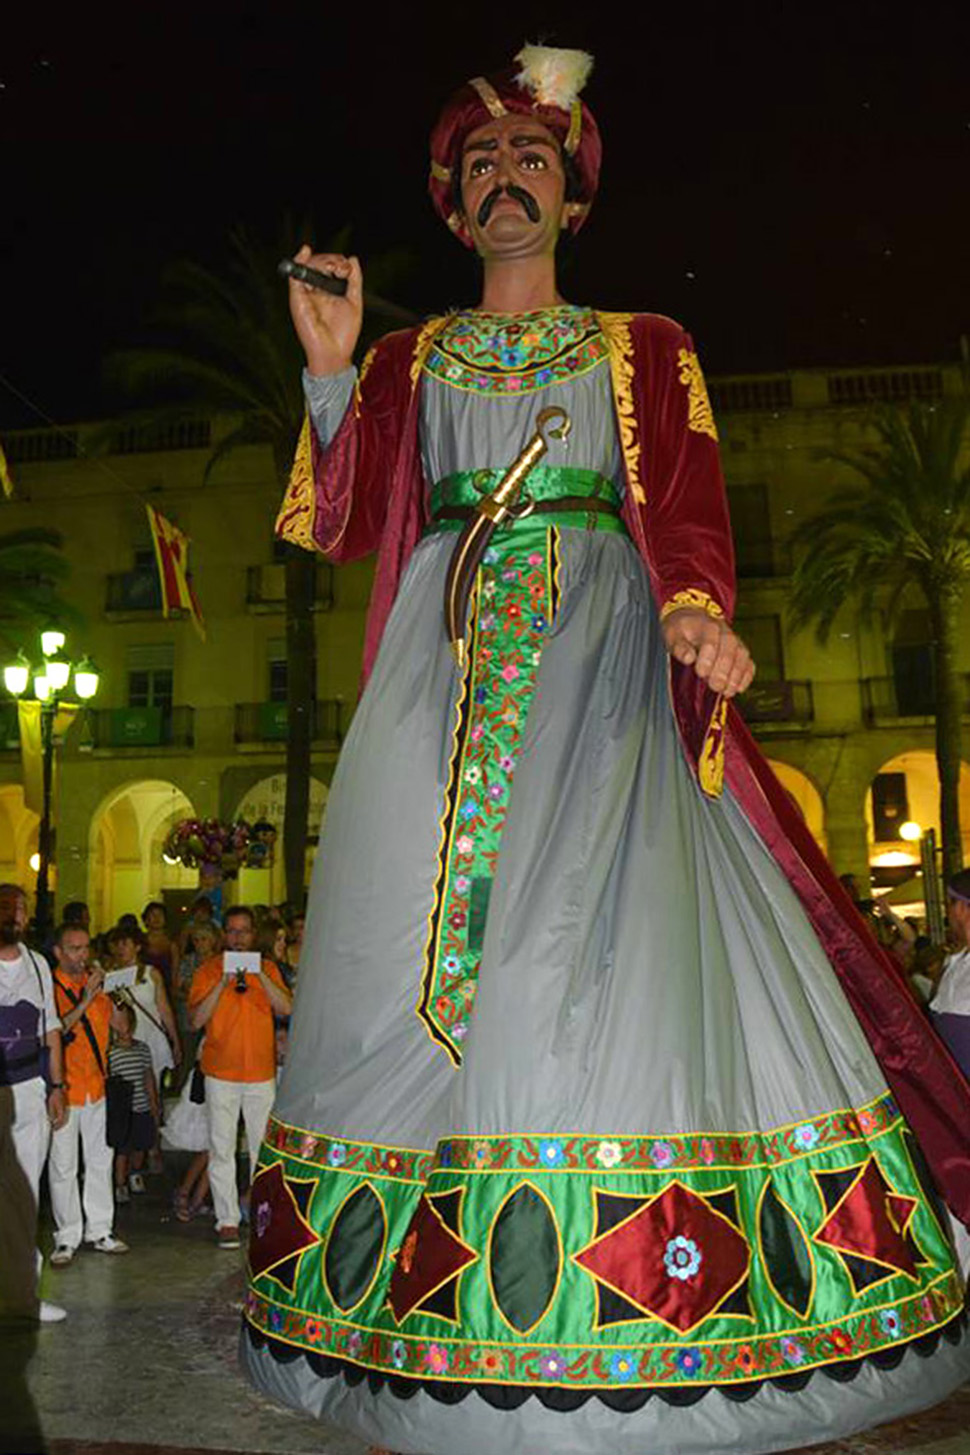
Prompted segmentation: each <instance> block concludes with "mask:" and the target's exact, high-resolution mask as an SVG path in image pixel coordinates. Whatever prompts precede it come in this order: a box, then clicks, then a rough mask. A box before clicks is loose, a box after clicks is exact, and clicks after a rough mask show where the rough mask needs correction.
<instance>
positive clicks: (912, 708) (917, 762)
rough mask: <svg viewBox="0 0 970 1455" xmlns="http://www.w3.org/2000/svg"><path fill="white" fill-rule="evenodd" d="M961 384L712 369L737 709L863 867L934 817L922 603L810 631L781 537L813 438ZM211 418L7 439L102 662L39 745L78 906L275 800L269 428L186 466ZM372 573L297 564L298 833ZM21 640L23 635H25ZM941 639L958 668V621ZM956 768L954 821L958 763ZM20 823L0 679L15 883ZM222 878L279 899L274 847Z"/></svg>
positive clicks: (192, 882) (804, 501)
mask: <svg viewBox="0 0 970 1455" xmlns="http://www.w3.org/2000/svg"><path fill="white" fill-rule="evenodd" d="M964 387H965V386H964V380H963V374H962V371H961V369H960V367H959V366H957V365H941V366H920V367H916V366H914V367H907V368H899V369H868V370H863V369H853V370H825V369H819V370H805V371H794V372H790V373H783V374H772V375H755V376H745V377H731V378H721V379H714V380H712V381H711V394H712V400H713V403H714V408H715V413H716V416H717V419H718V424H719V429H720V434H721V449H722V456H723V462H724V469H725V475H726V478H727V482H728V491H729V496H730V501H731V510H732V518H733V521H734V530H735V539H736V546H737V557H738V576H739V598H738V606H737V612H736V622H737V625H738V628H739V630H740V631H741V633H742V635H744V636H745V638H746V639H747V640H748V641H749V643H750V645H751V647H752V649H753V652H754V655H755V657H756V660H757V662H758V678H757V681H756V683H755V685H754V687H753V688H752V689H751V691H750V692H749V693H748V694H747V696H746V699H745V702H744V706H743V711H744V713H745V716H746V718H747V720H748V722H749V723H750V725H751V726H752V728H753V730H754V731H755V733H756V734H757V736H758V737H759V739H760V740H761V743H762V746H763V748H764V751H765V753H766V754H767V756H768V757H769V759H770V760H771V761H772V763H773V764H774V766H775V768H776V770H777V771H778V773H779V776H780V777H781V779H782V781H783V783H784V784H785V786H786V787H787V788H788V790H789V791H790V792H791V793H792V796H793V797H794V798H795V800H796V802H797V803H798V805H799V807H800V808H801V810H802V812H803V813H804V815H805V817H806V819H807V821H808V823H809V825H810V827H811V829H812V831H813V833H814V834H815V835H816V837H817V838H818V840H819V842H820V843H821V844H822V845H823V847H824V848H825V849H826V851H827V852H828V854H829V856H830V858H831V860H832V862H833V864H834V865H835V867H836V869H837V870H838V871H839V872H840V873H843V872H852V873H855V874H856V875H857V876H859V877H860V879H864V876H865V875H866V874H867V873H869V872H870V870H871V871H872V872H873V873H874V875H875V876H876V878H877V881H878V879H879V878H882V880H883V882H886V876H887V873H890V877H891V876H892V875H895V876H896V877H900V876H901V875H903V876H904V875H905V873H906V872H908V871H907V865H912V864H914V863H915V862H916V861H917V860H918V846H917V847H916V849H914V848H913V847H912V845H911V844H908V843H906V842H905V841H903V840H901V839H900V837H899V834H898V828H899V825H900V824H901V823H902V822H903V821H904V820H906V819H909V820H915V821H916V822H918V823H919V824H920V825H921V827H923V828H924V829H925V828H928V827H931V826H938V806H937V801H936V800H937V782H936V771H935V763H934V759H933V722H932V677H931V674H930V672H929V660H930V657H929V651H930V648H929V629H928V622H927V620H926V613H925V609H924V607H923V605H922V603H921V602H920V601H919V600H918V599H914V600H912V601H907V602H905V603H904V604H903V610H902V612H901V613H900V614H899V615H898V617H897V619H896V620H895V622H894V624H893V626H892V628H891V629H890V628H889V627H888V626H887V623H886V621H885V619H879V618H877V619H875V620H873V621H871V622H869V623H860V621H859V620H858V618H857V614H856V613H855V612H854V611H853V608H852V605H851V603H850V604H847V606H846V608H845V610H844V611H843V612H842V613H841V615H840V617H839V619H838V621H837V622H836V625H835V629H834V630H833V632H832V635H831V638H830V640H829V642H828V643H827V644H826V645H825V646H824V647H822V646H820V645H819V644H818V642H817V641H816V640H815V638H814V635H813V634H812V633H811V632H810V631H809V632H799V633H795V632H794V631H792V629H791V626H790V623H789V620H788V593H789V585H790V572H791V555H790V549H789V545H788V538H789V536H790V534H791V531H792V529H793V528H794V527H795V526H796V525H797V524H798V523H799V522H800V521H801V520H803V519H805V517H806V516H808V515H810V514H811V513H812V512H813V511H814V510H816V509H817V508H818V507H819V506H820V505H821V504H823V503H824V502H825V501H826V500H827V499H828V498H829V496H831V495H832V494H834V493H836V492H837V491H838V490H839V488H840V487H842V486H844V485H846V484H847V483H848V482H849V480H850V479H851V473H850V472H848V471H847V470H846V469H845V467H842V466H836V465H834V464H833V463H832V462H831V460H830V459H829V458H828V457H829V456H830V455H832V454H833V453H838V452H842V451H852V450H855V449H858V448H859V447H860V446H861V445H864V444H865V443H866V442H867V441H869V440H870V439H871V434H870V426H869V424H868V415H869V409H870V405H871V402H872V401H873V400H885V401H889V402H896V403H906V402H907V401H908V400H910V399H923V400H928V401H934V400H942V399H944V398H946V397H947V396H950V395H956V394H957V393H959V392H960V391H961V390H962V389H963V388H964ZM231 424H232V421H231V420H212V421H209V420H198V421H185V422H182V423H181V424H179V425H177V426H172V427H166V428H164V429H163V430H162V431H161V432H155V433H154V434H152V435H148V434H145V433H144V432H143V431H142V432H139V431H137V430H134V429H132V430H125V431H122V433H120V434H119V435H117V437H116V443H115V448H114V451H113V452H112V453H111V454H106V455H105V454H100V453H96V452H95V451H94V450H93V446H94V444H95V441H96V439H97V438H98V437H99V435H101V434H103V429H100V430H99V428H98V427H96V426H90V427H87V426H78V427H76V428H73V429H69V430H66V431H49V430H37V431H23V432H19V433H16V432H15V433H10V434H8V435H7V436H6V437H5V440H4V444H5V449H6V453H7V456H8V459H9V462H10V466H11V470H12V473H13V476H14V480H15V484H16V496H15V498H14V499H13V500H10V501H7V502H5V503H4V504H3V506H2V513H0V532H6V531H12V530H19V529H22V528H25V527H29V526H37V525H45V526H55V527H56V528H57V529H58V530H60V531H61V533H62V535H63V538H64V558H65V563H66V566H67V568H68V575H67V578H66V580H65V581H64V582H63V583H62V589H63V594H64V595H65V596H66V598H67V599H68V600H69V601H70V602H71V604H72V605H73V606H74V607H76V608H77V610H78V612H79V614H80V617H81V621H80V622H79V623H78V624H77V625H76V626H73V625H71V624H68V630H69V642H68V648H69V650H70V649H74V652H75V655H80V653H81V651H83V652H84V653H87V654H89V655H90V656H92V657H93V658H94V660H95V661H96V663H97V665H98V667H99V669H100V671H101V674H102V676H101V688H100V691H99V693H98V696H97V699H96V701H95V703H94V705H93V706H92V707H91V708H90V709H89V710H87V711H85V712H84V713H82V714H81V716H80V720H79V721H78V722H77V724H76V725H75V726H74V727H73V728H72V729H71V731H70V733H69V734H68V736H67V737H66V739H65V741H64V742H63V743H62V744H61V745H60V747H59V749H58V755H57V757H58V779H59V781H58V787H57V799H56V826H57V850H56V862H57V871H56V872H57V879H56V893H57V902H58V904H63V903H65V902H66V901H67V900H68V899H75V898H77V899H86V900H87V901H88V902H89V903H90V905H91V907H92V913H93V918H94V921H95V924H96V925H97V926H98V927H99V928H102V927H105V926H107V925H109V924H110V923H112V922H113V921H114V920H116V919H117V917H118V915H119V914H121V913H123V912H126V911H135V912H138V911H140V910H141V908H142V907H143V905H144V903H145V902H146V901H147V899H149V898H156V897H163V896H164V897H166V898H171V899H172V900H173V901H176V900H177V901H178V902H179V903H186V902H187V901H188V899H189V898H190V897H191V894H192V892H193V890H194V888H195V887H196V883H197V876H196V875H195V873H194V872H192V871H188V870H186V869H183V868H181V867H180V866H178V865H172V864H168V863H166V862H165V861H164V860H163V858H162V845H163V843H164V840H165V837H166V834H167V833H168V831H169V829H170V828H171V826H172V825H173V824H174V823H175V822H177V821H178V820H179V819H182V818H186V817H199V818H206V817H219V818H223V819H231V818H235V817H247V818H250V819H253V818H257V817H263V818H268V819H270V820H271V821H273V822H275V823H276V824H277V826H281V824H282V804H283V795H284V789H285V776H284V756H285V752H284V750H285V739H286V730H287V723H286V702H285V699H286V651H285V632H284V601H283V566H282V559H281V556H280V552H279V547H278V545H277V543H276V542H275V541H274V538H273V520H274V516H275V511H276V506H277V503H278V494H279V487H278V484H277V481H276V478H275V473H274V469H273V462H272V457H271V454H270V452H269V450H268V449H262V448H258V447H246V448H241V449H239V450H237V451H236V452H234V453H233V454H231V455H230V456H228V457H227V458H226V459H225V460H223V461H222V462H220V464H219V465H218V466H217V467H216V469H215V470H214V471H213V472H212V474H211V476H210V477H209V478H208V479H206V477H205V466H206V463H207V461H208V459H209V457H210V454H211V452H212V449H213V448H214V447H215V445H217V444H218V441H219V438H220V437H221V432H222V431H223V430H225V429H227V428H229V427H230V426H231ZM146 502H150V503H151V504H152V505H153V506H155V508H156V509H157V510H159V511H160V512H161V513H162V514H164V515H166V516H167V517H168V518H169V519H171V520H172V521H174V522H175V523H176V524H177V525H178V526H179V528H180V529H181V530H183V531H184V532H185V533H186V534H187V535H188V536H189V537H190V538H191V542H192V546H191V560H190V564H191V568H192V571H193V574H194V579H195V585H196V589H197V593H198V596H199V599H200V603H201V607H202V611H203V613H204V616H205V620H206V627H207V636H206V640H205V641H204V642H203V641H201V640H200V639H199V637H198V636H197V635H196V633H195V631H194V630H193V627H192V625H191V623H190V621H189V620H188V619H183V620H169V621H166V620H165V619H164V618H163V616H162V613H161V601H160V595H159V587H158V577H157V570H156V567H155V561H154V554H153V548H152V542H151V537H150V533H149V527H148V520H147V515H146V511H145V503H146ZM371 574H372V572H371V565H370V563H368V562H363V563H360V564H355V565H352V566H343V567H340V568H332V567H330V566H328V565H326V564H325V563H323V562H321V563H320V564H319V565H318V568H317V579H316V613H315V620H316V626H317V680H316V698H315V702H314V708H313V711H314V750H313V775H314V779H313V792H312V806H311V839H312V840H313V843H315V838H316V833H317V832H318V828H319V822H320V819H321V818H322V815H323V813H324V812H325V808H326V797H327V791H328V788H329V784H330V781H331V779H332V776H333V770H334V766H335V763H336V759H337V755H338V753H339V749H340V744H341V741H342V738H343V736H344V734H345V732H346V730H347V726H348V724H349V721H350V718H351V716H352V713H353V708H354V702H355V699H356V693H357V680H358V674H359V666H360V655H361V650H362V645H363V631H364V617H365V612H366V605H367V600H368V596H369V591H370V582H371ZM968 626H970V606H968ZM0 633H3V634H4V635H5V636H6V637H7V644H6V649H7V651H8V653H9V652H10V650H11V648H15V647H16V645H18V644H20V642H19V639H18V641H16V642H15V641H14V640H13V639H12V636H11V631H10V624H9V623H5V622H2V621H0ZM23 645H24V646H25V647H27V648H28V652H31V651H32V652H33V653H34V654H35V655H36V651H37V644H36V643H32V642H23ZM962 665H963V667H964V668H965V670H966V671H967V673H968V674H970V633H968V646H967V650H966V660H965V662H964V663H963V664H962ZM965 680H966V681H967V682H968V684H970V675H968V676H967V678H966V679H965ZM968 711H970V691H968ZM968 752H970V749H968ZM964 777H965V778H966V780H967V782H966V785H965V786H964V787H963V788H962V790H961V799H962V798H963V796H964V794H965V795H966V807H965V811H964V813H963V822H964V824H965V825H966V826H967V828H968V830H970V769H967V768H965V769H964ZM36 847H37V817H36V814H34V813H32V812H31V810H30V809H28V808H27V807H26V806H25V805H24V801H23V790H22V787H21V765H20V759H19V747H18V738H17V728H16V705H15V704H14V703H12V702H11V701H9V700H4V699H3V698H2V695H0V878H4V879H6V878H15V879H17V880H18V881H20V882H22V883H25V884H27V885H28V886H32V884H33V880H34V873H33V871H32V870H31V868H30V858H31V855H32V854H34V853H35V851H36ZM967 848H968V849H970V834H968V841H967ZM308 857H312V846H311V854H310V856H308ZM278 858H279V856H278ZM235 893H236V894H237V895H238V897H239V898H241V899H243V900H251V901H256V902H264V903H265V902H276V901H279V900H280V899H282V898H283V878H282V866H281V864H280V863H277V864H276V865H275V866H274V867H273V868H272V869H267V870H255V869H253V870H244V871H242V874H241V875H240V881H239V883H238V885H237V886H236V890H235Z"/></svg>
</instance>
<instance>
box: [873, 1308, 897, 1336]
mask: <svg viewBox="0 0 970 1455" xmlns="http://www.w3.org/2000/svg"><path fill="white" fill-rule="evenodd" d="M879 1327H880V1328H881V1329H882V1331H883V1333H884V1334H888V1335H889V1337H890V1339H898V1338H899V1336H900V1334H901V1333H902V1331H903V1321H902V1319H901V1318H900V1317H899V1310H898V1309H894V1308H884V1309H880V1310H879Z"/></svg>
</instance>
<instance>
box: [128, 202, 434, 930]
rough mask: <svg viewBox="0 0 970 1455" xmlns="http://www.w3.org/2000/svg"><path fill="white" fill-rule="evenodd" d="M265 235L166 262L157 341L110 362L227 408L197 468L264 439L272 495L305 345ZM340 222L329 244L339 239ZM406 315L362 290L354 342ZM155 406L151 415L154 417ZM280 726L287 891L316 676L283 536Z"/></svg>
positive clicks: (294, 868)
mask: <svg viewBox="0 0 970 1455" xmlns="http://www.w3.org/2000/svg"><path fill="white" fill-rule="evenodd" d="M283 233H284V235H283V236H281V237H280V238H279V239H277V240H276V241H275V242H274V243H271V244H267V243H265V242H259V241H256V240H254V239H253V238H252V237H250V236H249V235H247V234H246V233H245V232H244V231H242V230H237V231H236V232H235V233H233V234H232V236H231V239H230V244H231V250H230V259H229V263H228V265H227V267H226V269H225V271H224V272H221V273H215V272H212V271H210V270H209V269H207V268H204V267H201V266H200V265H198V264H196V263H191V262H183V263H179V264H177V265H175V267H173V268H172V269H171V271H170V274H169V277H168V287H169V290H170V295H169V302H168V303H167V304H166V306H165V307H164V309H163V311H162V312H161V313H160V314H159V317H158V320H157V321H158V323H159V325H160V326H161V327H162V328H163V329H164V333H165V337H164V341H163V343H162V344H161V346H156V347H152V348H143V349H139V350H133V351H128V352H125V353H123V354H119V355H117V356H116V357H115V359H114V361H113V371H114V372H115V373H116V374H117V375H118V378H119V380H120V382H121V383H122V385H123V387H124V388H125V390H126V391H127V392H129V393H138V394H141V395H142V397H145V396H148V397H150V398H151V399H152V401H153V403H154V402H156V401H158V400H159V399H160V397H161V396H162V395H164V396H166V397H167V398H169V399H171V398H172V395H173V391H174V393H175V396H176V398H177V400H178V401H179V402H177V403H175V404H172V405H170V406H169V408H168V410H166V411H164V412H165V413H171V412H172V411H173V410H174V411H176V412H181V413H183V414H184V413H185V412H187V410H188V409H191V410H193V411H194V412H198V410H199V408H200V407H201V408H203V409H204V410H206V411H207V412H209V413H220V412H224V413H232V414H235V415H236V416H237V417H238V419H239V422H238V424H237V425H236V427H235V428H234V429H233V430H231V431H230V432H229V434H227V435H226V436H224V437H223V438H222V439H221V440H220V441H219V444H218V445H217V446H216V448H215V449H214V450H213V452H212V454H211V456H210V458H209V461H208V463H207V465H206V478H208V476H209V474H210V473H211V472H212V470H214V469H215V467H216V466H217V465H218V464H219V463H220V461H222V460H224V459H225V458H226V456H227V455H229V454H231V453H232V452H233V451H234V450H236V449H238V448H240V446H243V445H268V446H269V447H270V449H271V451H272V457H273V464H274V469H275V474H276V482H277V485H278V487H279V492H278V497H277V498H278V499H282V495H283V491H284V489H285V486H286V482H287V479H288V476H289V471H290V467H291V464H292V461H293V456H294V453H295V450H296V444H297V439H298V437H299V433H300V429H301V427H302V424H303V415H304V402H303V391H302V387H301V382H300V376H301V368H302V365H303V362H304V360H303V356H302V351H301V349H300V345H299V343H298V341H297V338H296V335H295V333H294V331H293V327H292V324H291V322H290V316H289V307H288V303H287V293H286V288H285V286H284V285H283V283H282V282H281V280H280V279H279V277H278V276H277V273H276V264H277V261H278V260H279V259H280V258H281V257H290V256H292V254H293V253H294V252H295V251H296V248H297V246H298V243H297V241H296V237H297V230H296V229H294V228H292V227H291V226H284V229H283ZM347 240H348V233H347V230H346V229H345V230H344V231H343V232H342V233H340V234H338V236H337V237H336V238H335V239H334V240H333V241H332V243H331V244H330V245H329V250H330V251H334V252H344V251H346V247H347ZM406 262H407V258H406V255H405V254H403V253H400V252H388V253H384V254H383V255H381V257H379V258H377V259H372V260H370V262H369V264H368V269H367V275H368V284H369V285H373V286H375V287H377V288H382V287H387V286H389V285H390V284H391V283H392V282H393V281H394V279H395V277H396V276H397V275H399V274H400V272H401V271H402V270H403V268H404V266H405V265H406ZM413 321H414V318H413V315H412V314H410V313H408V312H407V311H406V310H404V309H402V308H398V307H397V306H396V305H394V304H391V303H388V302H387V301H386V300H385V299H383V298H381V297H380V296H379V295H378V294H376V293H373V292H368V294H367V295H366V297H365V330H364V337H363V339H362V347H363V346H365V345H366V343H367V342H368V341H369V339H370V338H372V337H373V336H374V335H375V333H378V332H382V331H383V330H384V329H386V328H387V327H389V326H391V325H392V324H394V323H396V324H397V325H398V326H400V324H401V323H411V322H413ZM160 412H161V411H160V410H159V409H157V408H156V409H154V410H152V411H151V412H150V416H149V417H150V418H151V419H154V420H155V421H157V420H158V418H159V413H160ZM285 572H286V654H287V738H286V800H285V809H284V826H283V857H284V865H285V871H286V893H287V898H288V899H289V900H290V902H291V903H292V904H294V905H299V904H300V903H301V902H302V898H303V882H304V872H305V863H306V841H307V820H308V816H309V803H310V750H311V745H312V736H313V723H312V704H313V698H314V695H315V682H316V650H315V632H314V618H313V601H314V586H315V561H314V557H313V556H312V555H311V554H310V553H309V552H306V551H303V550H300V549H299V548H297V547H294V546H290V545H287V546H286V547H285Z"/></svg>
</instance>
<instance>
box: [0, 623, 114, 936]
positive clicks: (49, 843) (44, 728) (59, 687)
mask: <svg viewBox="0 0 970 1455" xmlns="http://www.w3.org/2000/svg"><path fill="white" fill-rule="evenodd" d="M65 642H66V638H65V636H64V633H63V632H62V631H55V630H50V631H44V632H41V636H40V646H41V652H42V654H43V661H42V663H41V664H40V665H39V666H33V665H32V663H31V662H30V660H29V659H28V658H27V657H26V656H25V655H24V653H23V652H20V653H18V655H17V659H16V661H14V662H11V663H9V664H8V665H7V666H6V667H4V669H3V681H4V685H5V687H6V689H7V691H8V692H9V693H10V694H11V696H13V697H16V698H20V697H23V695H24V693H25V692H26V691H27V688H28V686H29V685H30V682H31V679H33V687H34V697H35V698H36V700H37V701H38V702H39V703H40V742H41V755H42V764H43V785H44V797H43V812H42V813H41V818H40V843H39V849H40V866H39V868H38V870H37V936H38V938H39V939H41V940H43V939H44V938H45V937H46V935H47V933H48V931H49V930H50V928H51V923H50V921H51V902H50V898H51V897H50V890H49V888H48V882H49V880H50V866H51V860H52V858H53V853H52V850H53V842H54V836H53V824H52V822H51V809H52V804H51V787H52V781H53V776H54V723H55V721H56V720H57V711H58V708H59V707H60V706H61V705H62V704H67V703H68V702H70V701H71V700H72V698H77V699H79V700H80V701H81V702H89V701H90V700H91V698H92V697H94V695H95V693H96V692H97V690H98V684H99V676H98V671H97V668H96V667H95V666H94V663H93V662H92V661H91V660H90V658H88V657H83V658H82V659H81V660H80V661H79V662H72V661H71V660H70V658H68V657H67V656H66V655H65V653H64V646H65ZM72 676H73V678H74V691H73V694H71V693H69V691H68V687H69V684H70V682H71V678H72Z"/></svg>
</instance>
